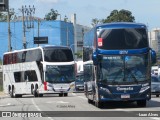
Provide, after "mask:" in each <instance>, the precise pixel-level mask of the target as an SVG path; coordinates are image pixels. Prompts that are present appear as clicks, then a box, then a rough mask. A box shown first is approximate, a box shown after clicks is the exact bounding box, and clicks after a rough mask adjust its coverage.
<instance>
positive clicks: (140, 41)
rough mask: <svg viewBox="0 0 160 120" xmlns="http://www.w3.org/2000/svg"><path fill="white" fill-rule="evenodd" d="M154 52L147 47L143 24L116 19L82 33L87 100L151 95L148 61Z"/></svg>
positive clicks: (140, 101) (142, 103)
mask: <svg viewBox="0 0 160 120" xmlns="http://www.w3.org/2000/svg"><path fill="white" fill-rule="evenodd" d="M155 62H156V53H155V51H154V50H152V49H151V48H150V47H149V41H148V35H147V28H146V26H145V25H144V24H140V23H128V22H116V23H108V24H102V25H97V26H96V27H94V28H93V29H92V30H90V31H89V32H88V33H87V34H86V35H85V37H84V48H83V65H84V81H85V87H84V88H85V90H84V91H85V95H86V97H87V98H88V103H91V102H94V103H95V106H97V107H103V103H104V102H106V101H133V102H134V101H136V102H137V105H138V106H141V107H144V106H146V101H147V100H150V99H151V92H150V91H151V64H152V63H155Z"/></svg>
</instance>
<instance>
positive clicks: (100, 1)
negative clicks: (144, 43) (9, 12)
mask: <svg viewBox="0 0 160 120" xmlns="http://www.w3.org/2000/svg"><path fill="white" fill-rule="evenodd" d="M22 5H26V6H29V5H30V6H33V5H34V6H35V8H36V11H35V16H36V17H40V18H44V16H45V14H47V13H49V12H50V9H54V10H57V11H58V13H59V14H61V18H62V19H63V18H64V16H65V15H66V16H67V17H68V18H69V19H70V18H71V15H72V14H74V13H75V14H76V17H77V23H78V24H81V25H85V26H91V21H92V19H93V18H98V19H105V18H106V17H107V16H109V15H110V13H111V11H113V10H115V9H116V10H121V9H125V10H129V11H131V12H132V15H133V16H134V17H135V21H136V22H138V23H144V24H146V25H147V26H148V29H149V30H151V29H153V28H158V27H160V22H159V21H160V0H9V6H10V8H14V9H15V12H16V14H17V16H21V15H22V13H21V12H20V10H18V9H20V8H22ZM59 18H60V17H59Z"/></svg>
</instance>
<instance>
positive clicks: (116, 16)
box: [103, 9, 135, 23]
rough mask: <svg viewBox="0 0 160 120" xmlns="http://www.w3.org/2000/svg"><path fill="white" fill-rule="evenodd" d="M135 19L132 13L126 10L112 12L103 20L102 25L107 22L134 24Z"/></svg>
mask: <svg viewBox="0 0 160 120" xmlns="http://www.w3.org/2000/svg"><path fill="white" fill-rule="evenodd" d="M134 21H135V18H134V16H132V13H131V12H130V11H128V10H124V9H122V10H120V11H118V10H113V11H112V12H111V13H110V15H109V16H108V17H107V18H106V19H104V20H103V23H109V22H134Z"/></svg>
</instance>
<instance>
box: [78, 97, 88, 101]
mask: <svg viewBox="0 0 160 120" xmlns="http://www.w3.org/2000/svg"><path fill="white" fill-rule="evenodd" d="M77 97H79V98H82V99H84V100H87V98H86V97H84V96H77Z"/></svg>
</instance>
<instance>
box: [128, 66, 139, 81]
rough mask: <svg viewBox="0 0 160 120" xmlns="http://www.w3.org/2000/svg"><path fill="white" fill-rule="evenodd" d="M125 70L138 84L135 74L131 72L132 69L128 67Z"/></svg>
mask: <svg viewBox="0 0 160 120" xmlns="http://www.w3.org/2000/svg"><path fill="white" fill-rule="evenodd" d="M127 70H128V71H129V73H130V74H131V76H132V77H133V79H134V81H135V82H136V83H137V84H138V80H137V78H136V77H135V75H134V74H133V73H132V71H131V70H130V69H128V68H127Z"/></svg>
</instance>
